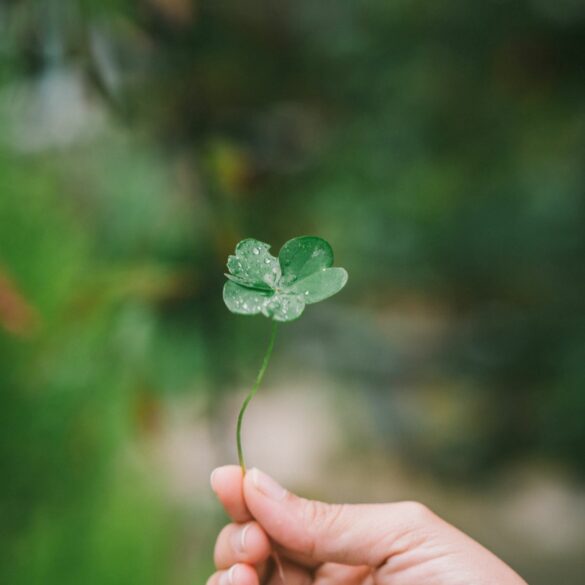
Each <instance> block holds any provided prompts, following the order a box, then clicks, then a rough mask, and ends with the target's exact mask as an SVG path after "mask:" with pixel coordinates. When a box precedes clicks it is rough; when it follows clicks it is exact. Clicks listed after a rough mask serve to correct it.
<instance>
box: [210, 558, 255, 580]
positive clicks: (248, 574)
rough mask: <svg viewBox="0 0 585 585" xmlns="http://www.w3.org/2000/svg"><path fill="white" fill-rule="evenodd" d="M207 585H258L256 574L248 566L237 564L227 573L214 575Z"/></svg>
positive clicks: (220, 572) (219, 572)
mask: <svg viewBox="0 0 585 585" xmlns="http://www.w3.org/2000/svg"><path fill="white" fill-rule="evenodd" d="M207 585H259V580H258V573H257V572H256V570H255V569H254V568H253V567H251V566H250V565H245V564H244V563H238V564H237V565H232V566H231V567H230V568H229V569H228V570H227V571H218V572H217V573H214V574H213V575H212V576H211V577H210V578H209V580H208V581H207Z"/></svg>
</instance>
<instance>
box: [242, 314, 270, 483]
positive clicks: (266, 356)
mask: <svg viewBox="0 0 585 585" xmlns="http://www.w3.org/2000/svg"><path fill="white" fill-rule="evenodd" d="M277 331H278V321H273V322H272V333H271V335H270V342H269V343H268V348H267V349H266V353H265V354H264V360H263V361H262V366H261V368H260V371H259V372H258V376H257V377H256V381H255V382H254V386H252V390H250V393H249V394H248V396H246V399H245V400H244V404H242V408H241V409H240V414H239V415H238V426H237V429H236V443H237V445H238V460H239V462H240V467H241V468H242V473H243V474H245V473H246V463H245V461H244V451H243V449H242V421H243V419H244V413H245V412H246V408H248V404H249V403H250V400H252V398H254V395H255V394H256V392H258V388H259V387H260V384H261V383H262V378H264V374H265V373H266V368H268V362H269V361H270V356H271V355H272V350H273V349H274V342H275V340H276V332H277Z"/></svg>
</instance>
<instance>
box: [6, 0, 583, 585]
mask: <svg viewBox="0 0 585 585" xmlns="http://www.w3.org/2000/svg"><path fill="white" fill-rule="evenodd" d="M584 54H585V4H584V3H583V2H582V1H581V0H555V1H553V0H508V1H502V0H487V1H483V2H480V1H472V0H434V1H430V0H429V1H423V0H408V1H407V0H392V1H389V0H363V1H360V2H357V1H355V2H351V1H339V2H320V1H316V0H272V1H269V0H250V1H248V2H242V1H239V0H216V1H212V2H202V1H198V0H134V1H130V0H107V1H106V0H3V1H2V2H1V3H0V501H1V507H0V582H1V583H6V584H10V585H36V584H43V585H52V584H55V585H57V584H59V585H69V584H71V585H73V584H75V585H79V584H80V583H83V584H84V585H92V584H95V585H98V584H99V585H122V584H124V585H128V584H134V583H136V584H140V585H161V584H165V585H183V584H187V583H204V582H205V579H206V578H207V576H208V575H209V574H210V572H211V571H212V564H211V559H212V547H213V540H214V537H215V535H216V533H217V531H218V529H219V528H220V526H221V525H222V523H223V522H225V518H224V516H223V514H222V512H221V510H220V509H219V506H218V505H217V504H216V503H215V501H214V500H213V499H212V497H211V495H210V493H209V489H208V477H209V472H210V471H211V469H212V468H213V467H214V466H215V465H218V464H223V463H226V462H233V461H235V440H234V426H235V417H236V415H237V411H238V408H239V404H240V402H241V399H242V397H243V396H244V394H245V392H246V390H247V389H248V387H249V384H250V383H251V381H252V380H253V377H254V375H255V371H256V368H257V367H258V366H259V363H260V360H261V357H262V354H263V351H264V348H265V344H266V343H267V341H268V335H269V323H268V321H267V320H265V319H261V318H256V319H249V318H245V317H238V316H234V315H232V314H230V313H229V312H228V311H227V309H226V308H225V307H224V306H223V303H222V300H221V288H222V284H223V280H224V276H223V272H224V270H225V268H224V262H225V259H226V257H227V255H228V254H229V253H230V252H231V251H232V250H233V247H234V246H235V244H236V242H237V241H238V240H239V239H241V238H243V237H249V236H252V237H255V238H258V239H260V240H264V241H267V242H269V243H271V244H272V245H273V247H274V252H276V251H277V250H278V248H279V247H280V245H282V243H284V242H285V241H286V240H287V239H289V238H291V237H294V236H297V235H300V234H315V235H319V236H322V237H324V238H326V239H327V240H329V241H330V242H331V243H332V245H333V248H334V249H335V250H336V253H337V258H336V263H337V264H338V265H340V266H344V267H345V268H347V270H348V271H349V274H350V280H349V284H348V286H347V287H346V289H345V290H344V291H343V293H342V294H340V295H338V296H337V297H335V299H333V300H331V301H329V302H328V303H325V304H323V305H319V306H318V307H315V308H309V310H308V311H307V313H306V315H305V316H304V317H303V319H302V320H300V321H298V322H295V323H292V324H288V325H286V326H285V327H283V328H282V330H281V337H280V339H279V340H278V343H277V348H276V353H275V359H274V361H273V363H272V365H271V369H270V371H269V373H268V376H267V379H266V384H265V387H264V388H263V390H262V392H261V393H260V394H259V396H258V397H257V398H256V400H255V402H254V403H253V404H252V407H251V409H250V410H249V418H248V419H247V420H246V429H245V442H246V443H245V444H246V448H247V454H248V459H249V462H250V463H251V464H253V465H258V466H260V467H262V468H264V469H266V470H267V471H269V472H271V473H273V474H274V475H276V477H278V478H279V479H280V480H282V481H283V482H285V483H286V485H287V486H289V487H291V488H292V489H296V490H299V491H301V492H302V493H304V494H305V495H308V496H312V497H319V498H323V499H327V500H336V501H389V500H393V499H401V498H407V499H420V500H422V501H424V502H425V503H427V504H428V505H429V506H431V507H432V508H433V509H434V510H435V511H436V512H438V513H439V514H441V515H443V516H444V517H446V518H447V519H449V520H450V521H452V522H454V523H456V524H457V525H459V526H460V527H462V528H463V529H465V530H467V531H468V532H470V533H471V534H472V535H473V536H474V537H475V538H477V539H479V540H480V541H481V542H483V543H484V544H486V545H487V546H489V547H491V548H492V549H493V550H494V551H495V552H496V553H498V554H500V555H501V556H502V557H503V558H505V559H506V560H507V561H509V562H511V563H512V564H513V565H514V566H515V567H516V568H517V569H518V570H519V571H520V572H521V573H522V574H523V576H525V578H527V580H528V581H529V582H530V583H531V585H539V584H542V585H544V584H548V583H562V584H563V585H572V584H575V585H576V584H577V583H582V578H583V574H585V545H584V543H585V489H584V484H583V479H584V477H585V456H584V453H585V422H584V421H585V80H584V77H583V55H584ZM363 477H367V481H364V480H363Z"/></svg>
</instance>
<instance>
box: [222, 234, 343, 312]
mask: <svg viewBox="0 0 585 585" xmlns="http://www.w3.org/2000/svg"><path fill="white" fill-rule="evenodd" d="M269 250H270V246H269V245H268V244H265V243H264V242H259V241H258V240H254V239H251V238H248V239H246V240H242V241H241V242H240V243H239V244H238V245H237V246H236V252H235V255H233V256H230V257H229V258H228V262H227V267H228V270H229V274H226V276H227V278H228V281H227V282H226V283H225V286H224V289H223V300H224V302H225V304H226V306H227V308H228V309H229V310H230V311H231V312H232V313H238V314H240V315H258V314H260V313H261V314H263V315H265V316H266V317H269V318H271V319H273V320H275V321H293V320H294V319H297V318H298V317H300V316H301V314H302V313H303V311H304V309H305V306H306V305H310V304H312V303H317V302H319V301H323V300H325V299H327V298H329V297H331V296H333V295H334V294H336V293H338V292H339V291H340V290H341V289H342V288H343V287H344V286H345V284H346V282H347V272H346V271H345V270H344V269H343V268H336V267H333V266H332V265H333V250H332V249H331V246H330V245H329V244H328V243H327V242H326V241H325V240H323V239H322V238H318V237H315V236H301V237H298V238H294V239H292V240H289V241H288V242H287V243H286V244H284V246H283V247H282V248H281V250H280V253H279V254H278V258H275V257H274V256H272V255H271V254H270V253H269Z"/></svg>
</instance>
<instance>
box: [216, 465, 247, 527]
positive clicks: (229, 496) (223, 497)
mask: <svg viewBox="0 0 585 585" xmlns="http://www.w3.org/2000/svg"><path fill="white" fill-rule="evenodd" d="M210 482H211V489H212V490H213V491H214V492H215V494H216V495H217V497H218V499H219V501H220V502H221V503H222V505H223V507H224V508H225V511H226V512H227V514H228V516H229V517H230V518H231V519H232V520H233V521H234V522H238V523H242V522H248V521H249V520H251V519H252V515H251V514H250V512H249V510H248V507H247V506H246V502H245V501H244V481H243V474H242V469H241V467H239V466H238V465H224V466H223V467H218V468H216V469H214V470H213V472H212V474H211V479H210Z"/></svg>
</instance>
